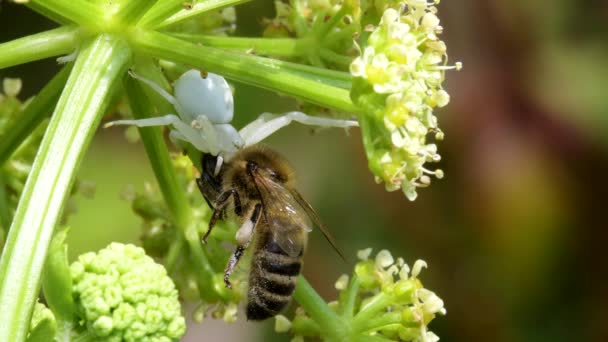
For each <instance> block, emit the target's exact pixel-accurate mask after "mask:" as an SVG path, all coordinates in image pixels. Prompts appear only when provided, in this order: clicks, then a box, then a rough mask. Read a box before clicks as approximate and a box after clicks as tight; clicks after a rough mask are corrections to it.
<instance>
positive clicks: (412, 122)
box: [350, 0, 461, 200]
mask: <svg viewBox="0 0 608 342" xmlns="http://www.w3.org/2000/svg"><path fill="white" fill-rule="evenodd" d="M438 2H439V0H435V2H434V3H427V2H426V0H403V1H401V2H400V3H399V5H400V8H398V9H395V8H387V9H386V10H384V13H383V15H382V19H381V21H380V24H379V25H378V26H377V27H375V28H373V31H372V33H371V34H370V35H369V37H368V39H367V42H366V45H365V47H364V49H363V51H362V54H361V55H360V56H359V57H357V58H356V59H355V60H354V61H353V62H352V64H351V66H350V73H351V74H352V75H353V76H354V77H356V78H361V79H364V80H365V82H367V84H369V85H370V86H371V87H370V91H373V92H374V93H375V94H378V95H380V96H383V97H384V106H383V108H380V110H379V112H380V113H381V115H379V118H378V120H381V121H382V122H379V125H377V126H379V127H382V128H383V130H384V131H385V132H383V133H386V134H383V136H386V137H387V138H386V140H388V137H390V141H386V142H385V143H384V144H382V145H381V147H380V149H381V151H377V152H380V153H375V154H374V155H376V156H377V159H378V160H377V161H375V162H376V163H378V164H380V165H381V169H382V172H381V174H378V173H377V174H376V177H377V181H378V182H380V181H384V182H385V184H386V188H387V190H388V191H394V190H397V189H399V188H402V190H403V192H404V193H405V195H406V196H407V197H408V199H410V200H414V199H415V198H416V196H417V193H416V188H417V187H423V186H427V185H429V184H430V182H431V179H430V177H429V175H435V176H436V177H437V178H442V177H443V172H442V171H441V170H436V171H430V170H427V169H425V168H424V166H423V165H424V163H426V162H437V161H439V160H440V159H441V157H440V156H439V154H437V146H436V145H435V144H432V143H427V139H426V137H427V134H429V133H434V134H435V139H437V140H441V139H442V138H443V133H442V132H441V130H440V129H439V128H438V126H437V118H436V117H435V115H434V114H433V108H435V107H443V106H445V105H447V104H448V102H449V100H450V97H449V95H448V93H447V92H446V91H445V90H443V89H442V87H441V84H442V82H443V79H444V72H445V70H447V69H460V67H461V64H460V63H457V64H456V65H455V66H446V65H445V63H446V62H447V54H446V45H445V43H444V42H443V41H441V40H439V38H438V37H437V35H438V34H439V33H441V31H442V27H441V26H440V25H439V19H438V18H437V15H436V12H437V8H436V7H435V6H434V4H436V3H438ZM371 29H372V28H370V30H371ZM371 162H374V161H371Z"/></svg>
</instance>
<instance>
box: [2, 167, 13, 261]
mask: <svg viewBox="0 0 608 342" xmlns="http://www.w3.org/2000/svg"><path fill="white" fill-rule="evenodd" d="M10 224H11V214H10V210H9V208H8V194H7V193H6V184H5V183H4V174H3V172H2V170H0V249H1V248H2V245H4V237H5V236H6V231H8V227H9V226H10Z"/></svg>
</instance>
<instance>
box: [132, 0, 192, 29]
mask: <svg viewBox="0 0 608 342" xmlns="http://www.w3.org/2000/svg"><path fill="white" fill-rule="evenodd" d="M183 8H184V0H163V1H157V2H156V3H155V4H154V6H152V8H150V10H149V11H148V12H146V14H145V15H144V16H143V17H142V18H141V20H140V21H139V22H138V23H137V25H138V26H140V27H145V28H148V27H154V26H156V25H158V24H159V23H161V22H162V21H164V20H165V19H167V18H169V17H170V16H172V15H173V14H176V13H177V12H178V11H179V10H180V9H183Z"/></svg>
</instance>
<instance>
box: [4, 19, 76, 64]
mask: <svg viewBox="0 0 608 342" xmlns="http://www.w3.org/2000/svg"><path fill="white" fill-rule="evenodd" d="M78 32H79V31H78V28H77V27H76V26H63V27H60V28H57V29H53V30H49V31H45V32H41V33H37V34H33V35H30V36H27V37H23V38H18V39H15V40H12V41H10V42H6V43H2V44H0V69H3V68H8V67H11V66H13V65H19V64H24V63H27V62H32V61H37V60H40V59H43V58H47V57H53V56H59V55H64V54H68V53H71V52H73V51H74V49H75V48H76V41H77V38H78Z"/></svg>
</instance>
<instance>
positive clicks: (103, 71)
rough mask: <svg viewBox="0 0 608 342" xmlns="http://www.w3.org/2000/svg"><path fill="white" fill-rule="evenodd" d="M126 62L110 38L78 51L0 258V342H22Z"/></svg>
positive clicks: (124, 51) (121, 45) (119, 43)
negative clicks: (64, 215) (63, 217)
mask: <svg viewBox="0 0 608 342" xmlns="http://www.w3.org/2000/svg"><path fill="white" fill-rule="evenodd" d="M130 58H131V50H130V49H129V46H128V45H127V44H126V43H125V41H123V40H122V39H119V38H117V37H115V36H113V35H109V34H102V35H99V36H97V37H94V39H91V40H90V41H87V42H85V43H84V44H83V45H82V47H81V50H80V54H79V56H78V58H77V60H76V63H75V65H74V69H73V70H72V73H71V74H70V77H69V79H68V82H67V85H66V87H65V89H64V91H63V94H62V95H61V97H60V99H59V102H58V103H57V108H56V109H55V112H54V113H53V116H52V118H51V122H50V124H49V127H48V129H47V131H46V134H45V136H44V139H43V140H42V143H41V145H40V149H39V151H38V155H37V156H36V159H35V160H34V164H33V166H32V170H31V173H30V175H29V178H28V180H27V183H26V184H25V188H24V190H23V193H22V195H21V199H20V201H19V205H18V207H17V210H16V212H15V218H14V220H13V223H12V225H11V228H10V231H9V235H8V238H7V242H6V245H5V247H4V252H3V254H2V258H1V259H0V322H2V324H0V341H22V340H24V339H25V336H26V333H27V330H28V324H29V318H30V315H31V308H32V306H33V305H34V302H35V300H36V297H37V295H38V289H39V285H40V277H41V270H42V266H43V265H44V261H45V257H46V252H47V249H48V246H49V243H50V239H51V236H52V233H53V230H54V228H55V225H56V224H57V222H58V220H59V218H60V213H61V211H62V209H63V206H64V203H65V200H66V198H67V196H68V195H69V190H70V188H71V185H72V184H73V181H74V177H75V175H76V172H77V170H78V166H79V165H80V162H81V160H82V158H83V156H84V154H85V151H86V149H87V147H88V145H89V143H90V141H91V139H92V138H93V135H94V134H95V130H96V129H97V126H98V124H99V121H100V120H101V117H102V116H103V114H104V113H105V111H106V109H107V106H108V103H109V101H110V97H111V92H112V91H113V90H114V89H115V88H116V86H117V85H118V84H120V79H121V77H122V76H123V75H124V72H125V70H126V68H127V65H128V63H129V62H130ZM83 229H86V227H84V228H83Z"/></svg>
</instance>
